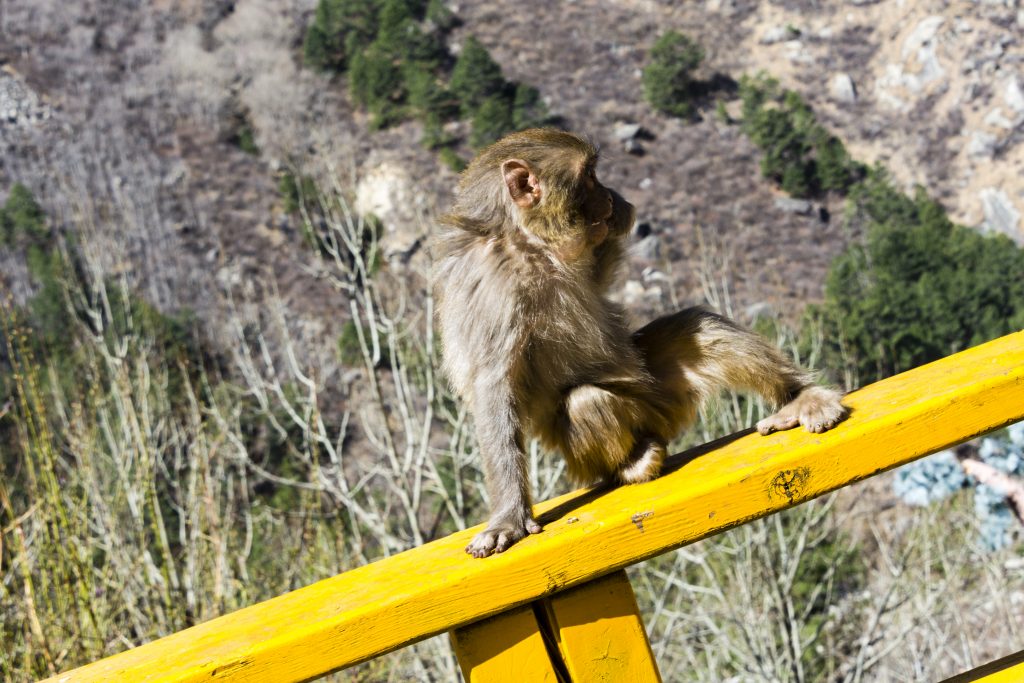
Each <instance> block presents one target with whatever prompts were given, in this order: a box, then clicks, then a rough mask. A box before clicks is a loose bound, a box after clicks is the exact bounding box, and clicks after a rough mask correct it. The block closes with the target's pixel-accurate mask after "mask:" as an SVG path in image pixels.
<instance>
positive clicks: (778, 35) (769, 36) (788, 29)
mask: <svg viewBox="0 0 1024 683" xmlns="http://www.w3.org/2000/svg"><path fill="white" fill-rule="evenodd" d="M799 37H800V29H798V28H796V27H794V26H789V25H786V26H772V27H770V28H768V29H767V30H766V31H765V32H764V33H762V34H761V38H760V39H759V40H758V42H760V43H761V44H762V45H774V44H775V43H784V42H786V41H788V40H793V39H794V38H799Z"/></svg>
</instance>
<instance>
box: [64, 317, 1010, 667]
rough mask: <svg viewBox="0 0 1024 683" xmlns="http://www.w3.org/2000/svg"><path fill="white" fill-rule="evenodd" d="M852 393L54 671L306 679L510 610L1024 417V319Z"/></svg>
mask: <svg viewBox="0 0 1024 683" xmlns="http://www.w3.org/2000/svg"><path fill="white" fill-rule="evenodd" d="M846 403H847V405H849V406H850V407H851V408H852V414H851V416H850V418H849V419H848V420H847V421H846V422H844V423H842V424H841V425H839V426H838V427H836V428H835V429H834V430H832V431H829V432H826V433H824V434H809V433H807V432H804V431H800V430H792V431H788V432H781V433H777V434H772V435H771V436H767V437H762V436H759V435H757V434H750V433H744V434H743V435H736V436H734V437H730V438H728V439H722V440H720V441H719V442H717V443H715V444H710V445H708V446H704V447H701V448H699V449H694V450H691V451H688V452H686V453H683V454H681V455H679V456H674V457H673V458H670V459H669V461H668V463H667V468H666V469H667V472H666V474H665V475H664V476H662V477H661V478H659V479H657V480H655V481H652V482H648V483H646V484H642V485H637V486H629V487H622V488H618V489H613V490H610V491H603V492H602V491H577V492H574V493H571V494H568V495H565V496H562V497H561V498H557V499H555V500H552V501H548V502H546V503H543V504H541V505H539V506H538V508H537V510H536V512H537V513H538V514H540V515H541V521H542V523H543V524H544V532H543V533H540V534H536V535H532V536H530V537H528V538H526V539H524V540H523V541H521V542H520V543H518V544H517V545H515V546H513V548H512V549H510V550H509V551H508V552H506V553H503V554H501V555H496V556H493V557H489V558H487V559H483V560H475V559H473V558H471V557H469V556H468V555H466V554H465V552H463V548H464V547H465V545H466V544H467V543H468V542H469V540H470V539H471V538H472V537H473V535H474V534H475V533H476V532H477V531H479V528H475V529H467V530H466V531H463V532H460V533H457V534H453V535H452V536H449V537H447V538H443V539H440V540H437V541H434V542H433V543H429V544H427V545H424V546H421V547H419V548H414V549H412V550H409V551H407V552H404V553H400V554H398V555H395V556H392V557H389V558H387V559H384V560H381V561H379V562H375V563H373V564H371V565H367V566H365V567H360V568H358V569H354V570H352V571H349V572H346V573H344V574H341V575H338V576H335V577H333V578H329V579H325V580H323V581H320V582H318V583H316V584H313V585H311V586H307V587H305V588H302V589H299V590H296V591H293V592H292V593H289V594H287V595H283V596H280V597H278V598H274V599H273V600H268V601H267V602H264V603H261V604H258V605H254V606H252V607H248V608H245V609H242V610H239V611H237V612H234V613H232V614H228V615H225V616H223V617H219V618H217V619H214V620H212V621H209V622H206V623H204V624H200V625H198V626H194V627H192V628H190V629H187V630H185V631H181V632H179V633H175V634H173V635H171V636H168V637H166V638H162V639H160V640H158V641H155V642H153V643H150V644H148V645H143V646H141V647H137V648H135V649H133V650H128V651H127V652H123V653H121V654H119V655H115V656H113V657H109V658H107V659H104V660H101V661H99V662H95V663H93V664H89V665H87V666H84V667H82V668H80V669H77V670H74V671H71V672H68V673H64V674H59V675H58V676H56V677H55V678H54V679H53V680H57V681H66V682H71V681H115V680H116V681H200V680H204V681H211V680H226V679H229V678H237V679H244V680H246V681H297V680H305V679H309V678H312V677H315V676H317V675H320V674H323V673H326V672H329V671H332V670H335V669H338V668H342V667H345V666H348V665H351V664H355V663H357V662H361V661H365V660H367V659H371V658H373V657H376V656H378V655H380V654H383V653H385V652H389V651H391V650H394V649H396V648H399V647H402V646H403V645H406V644H408V643H410V642H413V641H416V640H419V639H421V638H425V637H427V636H431V635H435V634H437V633H443V632H445V631H448V630H450V629H452V628H455V627H458V626H461V625H463V624H468V623H471V622H474V621H477V620H479V619H482V618H484V617H487V616H491V615H494V614H497V613H499V612H504V611H506V610H508V609H511V608H513V607H516V606H518V605H522V604H524V603H527V602H530V601H532V600H535V599H537V598H539V597H542V596H547V595H550V594H552V593H555V592H557V591H559V590H562V589H564V588H567V587H570V586H573V585H576V584H579V583H582V582H585V581H587V580H590V579H593V578H596V577H598V576H601V575H603V574H607V573H609V572H611V571H613V570H615V569H619V568H621V567H624V566H626V565H629V564H632V563H634V562H639V561H641V560H644V559H646V558H648V557H651V556H653V555H657V554H660V553H663V552H665V551H667V550H670V549H672V548H676V547H679V546H681V545H684V544H686V543H690V542H693V541H696V540H698V539H701V538H704V537H706V536H709V535H711V534H714V533H716V532H719V531H722V530H723V529H728V528H730V527H733V526H736V525H738V524H742V523H743V522H746V521H748V520H750V519H753V518H756V517H760V516H763V515H767V514H770V513H772V512H775V511H777V510H781V509H783V508H786V507H790V506H791V505H795V504H798V503H801V502H803V501H805V500H809V499H811V498H814V497H816V496H819V495H821V494H823V493H826V492H828V491H832V490H834V489H837V488H840V487H842V486H846V485H847V484H850V483H852V482H855V481H859V480H861V479H864V478H866V477H869V476H871V475H873V474H877V473H878V472H881V471H883V470H885V469H888V468H891V467H894V466H897V465H901V464H903V463H906V462H909V461H910V460H913V459H915V458H917V457H919V456H922V455H925V454H927V453H931V452H933V451H936V450H939V449H942V448H945V447H947V446H950V445H952V444H955V443H958V442H960V441H963V440H965V439H969V438H971V437H974V436H977V435H979V434H983V433H985V432H988V431H991V430H993V429H997V428H999V427H1003V426H1005V425H1007V424H1010V423H1012V422H1015V421H1017V420H1020V419H1022V418H1024V333H1022V332H1018V333H1015V334H1012V335H1008V336H1006V337H1002V338H1000V339H998V340H995V341H992V342H989V343H987V344H983V345H981V346H978V347H975V348H973V349H969V350H967V351H964V352H962V353H959V354H956V355H954V356H951V357H949V358H946V359H943V360H941V361H937V362H935V363H932V364H929V365H926V366H923V367H920V368H917V369H915V370H911V371H910V372H906V373H903V374H901V375H898V376H896V377H891V378H889V379H887V380H884V381H882V382H878V383H877V384H873V385H871V386H869V387H865V388H864V389H861V390H859V391H857V392H855V393H853V394H851V395H850V396H848V397H847V399H846Z"/></svg>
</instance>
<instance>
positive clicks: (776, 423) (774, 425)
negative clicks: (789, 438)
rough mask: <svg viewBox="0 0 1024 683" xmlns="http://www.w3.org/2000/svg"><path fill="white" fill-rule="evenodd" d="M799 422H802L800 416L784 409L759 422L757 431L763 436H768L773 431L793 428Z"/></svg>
mask: <svg viewBox="0 0 1024 683" xmlns="http://www.w3.org/2000/svg"><path fill="white" fill-rule="evenodd" d="M798 424H800V420H799V418H797V416H796V415H791V414H788V413H787V412H786V410H785V409H783V410H780V411H779V412H777V413H775V414H774V415H769V416H768V417H766V418H764V419H763V420H761V421H760V422H758V423H757V431H758V433H759V434H761V435H762V436H767V435H768V434H771V433H772V432H781V431H785V430H787V429H792V428H793V427H796V426H797V425H798Z"/></svg>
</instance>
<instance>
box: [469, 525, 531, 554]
mask: <svg viewBox="0 0 1024 683" xmlns="http://www.w3.org/2000/svg"><path fill="white" fill-rule="evenodd" d="M541 530H542V529H541V526H540V524H539V523H538V522H537V520H535V519H532V518H531V519H528V520H527V521H525V522H504V523H499V524H492V525H490V526H488V527H487V528H486V529H484V530H483V531H481V532H480V533H478V534H477V535H476V536H474V537H473V540H472V541H470V542H469V545H467V546H466V552H467V553H469V554H470V555H472V556H473V557H487V556H488V555H493V554H494V553H503V552H505V551H506V550H508V549H509V548H511V547H512V545H514V544H515V543H516V541H519V540H520V539H522V538H523V537H524V536H526V535H527V534H539V533H540V532H541Z"/></svg>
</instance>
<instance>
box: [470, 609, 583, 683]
mask: <svg viewBox="0 0 1024 683" xmlns="http://www.w3.org/2000/svg"><path fill="white" fill-rule="evenodd" d="M451 641H452V649H454V650H455V656H456V657H458V659H459V666H460V667H462V676H463V678H465V679H466V680H467V681H469V683H528V682H529V681H537V682H538V683H559V678H558V675H557V674H556V673H555V668H554V666H553V665H552V663H551V658H550V657H549V656H548V650H547V647H546V646H545V645H544V638H543V636H542V635H541V631H540V626H539V625H538V623H537V618H536V616H535V615H534V612H533V608H532V607H531V606H530V605H527V606H525V607H519V608H517V609H514V610H510V611H508V612H505V613H504V614H499V615H498V616H496V617H491V618H489V619H484V620H483V621H480V622H477V623H475V624H471V625H469V626H466V627H464V628H460V629H457V630H455V631H452V633H451ZM580 680H582V679H580Z"/></svg>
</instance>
